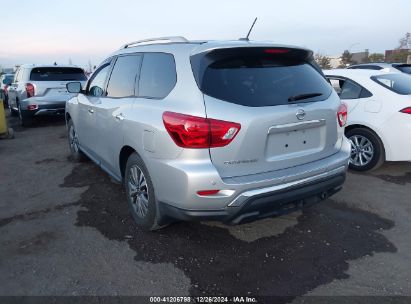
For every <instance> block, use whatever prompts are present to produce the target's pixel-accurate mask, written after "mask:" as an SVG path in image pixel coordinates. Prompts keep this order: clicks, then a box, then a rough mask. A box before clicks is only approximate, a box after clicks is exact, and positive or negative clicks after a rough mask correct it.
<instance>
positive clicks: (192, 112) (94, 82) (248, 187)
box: [66, 37, 350, 229]
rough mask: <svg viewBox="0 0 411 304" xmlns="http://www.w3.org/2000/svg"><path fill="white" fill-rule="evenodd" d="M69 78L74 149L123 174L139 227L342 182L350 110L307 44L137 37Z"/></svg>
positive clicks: (308, 195)
mask: <svg viewBox="0 0 411 304" xmlns="http://www.w3.org/2000/svg"><path fill="white" fill-rule="evenodd" d="M67 89H68V91H69V92H72V93H79V94H78V96H76V97H74V98H72V99H71V100H69V101H68V102H67V107H66V120H67V126H68V138H69V146H70V150H71V153H72V155H73V156H74V158H75V159H77V160H82V159H83V158H84V155H86V156H88V157H89V158H91V159H92V160H93V161H95V162H96V163H97V164H98V165H100V166H101V168H102V169H104V170H105V171H107V172H108V173H109V174H110V175H111V176H112V177H113V178H114V179H116V180H118V181H122V182H123V183H124V186H125V190H126V195H127V200H128V203H129V206H130V210H131V213H132V215H133V217H134V219H135V221H136V223H137V224H138V225H140V226H142V227H144V228H146V229H156V228H159V227H161V226H163V225H165V224H167V223H169V222H170V221H173V220H221V221H223V222H226V223H231V224H238V223H242V222H246V221H251V220H254V219H260V218H264V217H270V216H276V215H281V214H284V213H288V212H291V211H294V210H297V209H300V208H302V207H304V206H308V205H312V204H314V203H317V202H319V201H321V200H324V199H325V198H327V197H329V196H330V195H332V194H334V193H336V192H337V191H339V190H340V189H341V187H342V185H343V183H344V180H345V174H346V170H347V166H348V158H349V154H350V144H349V142H348V140H347V139H346V138H345V137H344V125H345V123H346V120H347V109H346V106H345V105H344V104H342V103H341V101H340V99H339V98H338V95H337V94H336V93H335V91H334V90H333V89H332V87H331V86H330V84H329V83H328V82H327V80H326V79H325V77H324V75H323V74H322V72H321V71H320V69H319V68H318V66H316V65H315V63H314V61H313V56H312V52H311V51H309V50H307V49H303V48H298V47H292V46H284V45H276V44H273V43H263V42H261V43H260V42H250V41H221V42H216V41H195V42H193V41H188V40H186V39H184V38H182V37H171V38H161V39H157V40H145V41H138V42H134V43H131V44H127V45H125V46H124V47H123V48H121V49H120V50H119V51H117V52H115V53H114V54H112V55H111V56H110V57H108V58H107V59H106V60H105V61H104V62H103V63H102V64H101V65H100V66H99V67H98V69H97V70H96V72H95V73H94V74H93V76H92V77H91V79H90V80H89V81H88V83H87V85H86V86H85V87H83V86H82V85H81V84H80V83H78V82H77V83H76V82H73V83H69V84H68V85H67Z"/></svg>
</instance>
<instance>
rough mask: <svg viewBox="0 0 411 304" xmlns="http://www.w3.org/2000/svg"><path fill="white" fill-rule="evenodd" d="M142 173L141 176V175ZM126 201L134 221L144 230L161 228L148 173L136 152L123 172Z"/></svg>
mask: <svg viewBox="0 0 411 304" xmlns="http://www.w3.org/2000/svg"><path fill="white" fill-rule="evenodd" d="M141 174H142V176H141ZM124 187H125V190H126V196H127V202H128V205H129V208H130V211H131V214H132V216H133V219H134V221H135V223H136V224H137V225H138V226H139V227H141V228H142V229H143V230H145V231H153V230H157V229H160V228H162V226H161V225H160V224H159V223H160V216H159V211H158V206H157V200H156V197H155V194H154V186H153V183H152V181H151V178H150V174H149V173H148V170H147V168H146V166H145V164H144V162H143V160H142V159H141V158H140V156H138V154H137V153H133V154H131V155H130V157H129V158H128V160H127V165H126V170H125V174H124Z"/></svg>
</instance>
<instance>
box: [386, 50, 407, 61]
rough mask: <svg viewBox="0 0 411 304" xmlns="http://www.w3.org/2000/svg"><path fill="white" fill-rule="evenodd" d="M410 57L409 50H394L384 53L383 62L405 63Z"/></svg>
mask: <svg viewBox="0 0 411 304" xmlns="http://www.w3.org/2000/svg"><path fill="white" fill-rule="evenodd" d="M410 55H411V49H395V50H386V51H385V62H398V63H402V62H404V63H405V62H407V63H408V60H409V58H410Z"/></svg>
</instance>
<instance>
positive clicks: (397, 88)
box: [371, 74, 411, 95]
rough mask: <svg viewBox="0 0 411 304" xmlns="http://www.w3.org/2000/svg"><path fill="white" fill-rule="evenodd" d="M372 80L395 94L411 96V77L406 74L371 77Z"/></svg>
mask: <svg viewBox="0 0 411 304" xmlns="http://www.w3.org/2000/svg"><path fill="white" fill-rule="evenodd" d="M371 79H372V80H374V81H375V82H376V83H378V84H380V85H382V86H383V87H385V88H387V89H389V90H391V91H393V92H395V93H398V94H401V95H410V94H411V76H408V75H406V74H387V75H378V76H373V77H371Z"/></svg>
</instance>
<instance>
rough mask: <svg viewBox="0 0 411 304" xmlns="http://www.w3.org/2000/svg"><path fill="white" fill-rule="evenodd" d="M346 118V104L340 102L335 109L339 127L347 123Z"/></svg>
mask: <svg viewBox="0 0 411 304" xmlns="http://www.w3.org/2000/svg"><path fill="white" fill-rule="evenodd" d="M347 119H348V112H347V105H346V104H345V103H342V104H341V105H340V107H339V108H338V111H337V120H338V124H339V125H340V127H344V126H345V125H346V123H347Z"/></svg>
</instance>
